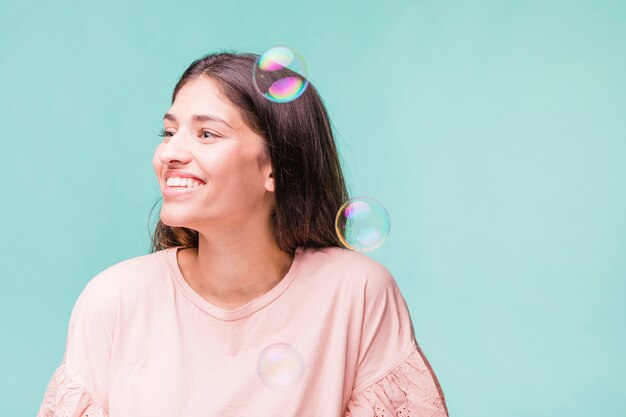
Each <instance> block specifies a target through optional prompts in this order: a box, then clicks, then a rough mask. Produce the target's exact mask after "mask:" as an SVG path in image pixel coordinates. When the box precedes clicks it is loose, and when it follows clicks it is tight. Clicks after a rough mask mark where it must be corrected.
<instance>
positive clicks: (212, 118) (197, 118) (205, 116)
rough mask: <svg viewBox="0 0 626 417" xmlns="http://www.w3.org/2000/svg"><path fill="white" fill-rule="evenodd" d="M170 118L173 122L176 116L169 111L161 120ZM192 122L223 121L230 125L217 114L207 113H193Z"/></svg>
mask: <svg viewBox="0 0 626 417" xmlns="http://www.w3.org/2000/svg"><path fill="white" fill-rule="evenodd" d="M165 119H167V120H171V121H173V122H176V121H177V120H176V117H174V115H173V114H170V113H165V115H164V116H163V120H165ZM191 119H192V120H193V121H194V122H207V121H208V122H218V123H224V124H225V125H226V126H228V127H230V128H231V129H232V127H231V125H229V124H228V123H226V120H224V119H221V118H219V117H217V116H213V115H208V114H194V115H193V117H192V118H191Z"/></svg>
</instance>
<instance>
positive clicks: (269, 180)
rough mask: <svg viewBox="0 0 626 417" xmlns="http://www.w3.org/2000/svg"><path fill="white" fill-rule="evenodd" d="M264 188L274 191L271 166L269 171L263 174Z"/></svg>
mask: <svg viewBox="0 0 626 417" xmlns="http://www.w3.org/2000/svg"><path fill="white" fill-rule="evenodd" d="M264 185H265V189H266V190H267V191H270V192H274V172H273V171H271V167H270V170H269V173H268V174H267V175H266V176H265V184H264Z"/></svg>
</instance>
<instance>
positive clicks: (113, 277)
mask: <svg viewBox="0 0 626 417" xmlns="http://www.w3.org/2000/svg"><path fill="white" fill-rule="evenodd" d="M165 255H166V250H161V251H158V252H154V253H150V254H147V255H139V256H134V257H131V258H127V259H124V260H122V261H119V262H116V263H114V264H112V265H111V266H109V267H107V268H106V269H104V270H102V271H100V272H98V273H97V274H96V275H95V276H93V277H92V278H91V279H90V280H89V281H88V282H87V284H86V285H85V287H84V289H83V291H82V293H81V295H80V297H81V298H86V299H89V301H91V302H93V301H96V302H97V301H98V300H101V301H105V302H110V301H112V300H113V299H116V300H119V297H120V295H121V294H122V293H128V292H129V290H130V292H134V291H133V290H136V289H138V288H140V287H145V285H146V283H147V282H146V281H147V280H150V279H152V280H153V281H154V277H156V276H157V275H159V274H163V270H164V269H165V267H166V264H165Z"/></svg>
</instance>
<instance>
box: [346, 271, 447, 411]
mask: <svg viewBox="0 0 626 417" xmlns="http://www.w3.org/2000/svg"><path fill="white" fill-rule="evenodd" d="M360 298H361V299H362V302H361V304H362V307H359V311H362V318H361V321H362V327H361V336H360V347H359V354H358V358H357V362H356V372H355V378H354V382H353V385H352V387H353V388H352V391H351V395H350V396H349V399H348V401H347V407H346V408H345V411H344V413H345V415H344V417H392V416H393V417H427V416H428V417H447V416H448V410H447V408H446V405H445V401H444V397H443V391H442V390H441V387H440V385H439V382H438V381H437V378H436V376H435V373H434V372H433V370H432V368H431V366H430V364H429V363H428V361H427V360H426V357H425V355H424V354H423V352H422V351H421V349H420V347H419V345H418V343H417V340H416V339H415V330H414V326H413V321H412V319H411V316H410V314H409V309H408V306H407V304H406V301H405V299H404V297H403V296H402V294H401V292H400V289H399V287H398V286H397V284H396V281H395V279H394V278H393V276H392V275H391V273H390V272H389V271H388V270H387V269H386V268H384V267H383V266H382V265H380V264H377V265H374V266H372V267H371V268H370V269H369V271H368V274H367V281H366V285H365V286H364V287H363V292H362V296H361V297H360Z"/></svg>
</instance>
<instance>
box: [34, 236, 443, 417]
mask: <svg viewBox="0 0 626 417" xmlns="http://www.w3.org/2000/svg"><path fill="white" fill-rule="evenodd" d="M179 248H181V247H173V248H168V249H164V250H161V251H158V252H155V253H151V254H148V255H142V256H138V257H135V258H131V259H128V260H125V261H121V262H119V263H117V264H115V265H113V266H111V267H109V268H107V269H105V270H104V271H102V272H100V273H98V274H97V275H96V276H95V277H93V278H92V279H91V280H90V281H89V282H88V283H87V285H86V286H85V288H84V289H83V291H82V293H81V294H80V296H79V297H78V299H77V301H76V304H75V305H74V308H73V310H72V314H71V317H70V321H69V327H68V334H67V340H66V346H65V353H64V355H63V360H62V361H61V364H60V366H59V367H58V368H57V369H56V371H55V372H54V374H53V375H52V378H51V380H50V382H49V384H48V386H47V389H46V391H45V393H44V396H43V402H42V404H41V407H40V410H39V413H38V414H37V416H38V417H51V416H63V417H77V416H89V417H103V416H110V417H213V416H215V417H218V416H219V417H247V416H255V417H296V416H297V417H331V416H335V417H366V416H367V417H374V416H380V417H383V416H385V417H387V416H400V417H411V416H413V417H417V416H430V417H435V416H437V417H447V416H448V412H447V408H446V404H445V401H444V397H443V392H442V390H441V387H440V386H439V383H438V381H437V378H436V376H435V374H434V372H433V370H432V368H431V367H430V365H429V363H428V361H427V360H426V358H425V356H424V354H423V352H422V351H421V349H420V347H419V346H418V344H417V341H416V340H415V335H414V329H413V323H412V321H411V318H410V315H409V311H408V308H407V305H406V302H405V300H404V298H403V296H402V295H401V293H400V290H399V289H398V286H397V285H396V282H395V280H394V278H393V276H392V275H391V274H390V273H389V271H388V270H387V269H386V268H385V267H384V266H382V265H381V264H379V263H378V262H376V261H374V260H373V259H371V258H369V257H367V256H366V255H364V254H361V253H358V252H353V251H349V250H347V249H341V248H337V247H328V248H322V249H315V248H302V247H300V248H298V249H297V250H296V253H295V257H294V261H293V263H292V265H291V268H290V270H289V272H288V273H287V275H285V277H284V278H283V279H282V280H281V281H280V282H279V283H278V284H277V285H276V286H275V287H273V288H272V289H271V290H270V291H268V292H267V293H265V294H263V295H261V296H260V297H257V298H256V299H254V300H252V301H250V302H249V303H248V304H246V305H244V306H242V307H239V308H237V309H235V310H223V309H221V308H218V307H217V306H215V305H213V304H211V303H210V302H208V301H207V300H206V299H204V298H203V297H201V296H200V295H199V294H198V293H197V292H195V291H194V290H193V289H192V287H191V286H190V285H189V284H188V283H187V281H186V280H185V278H184V277H183V275H182V273H181V270H180V268H179V264H178V260H177V251H178V249H179Z"/></svg>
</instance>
